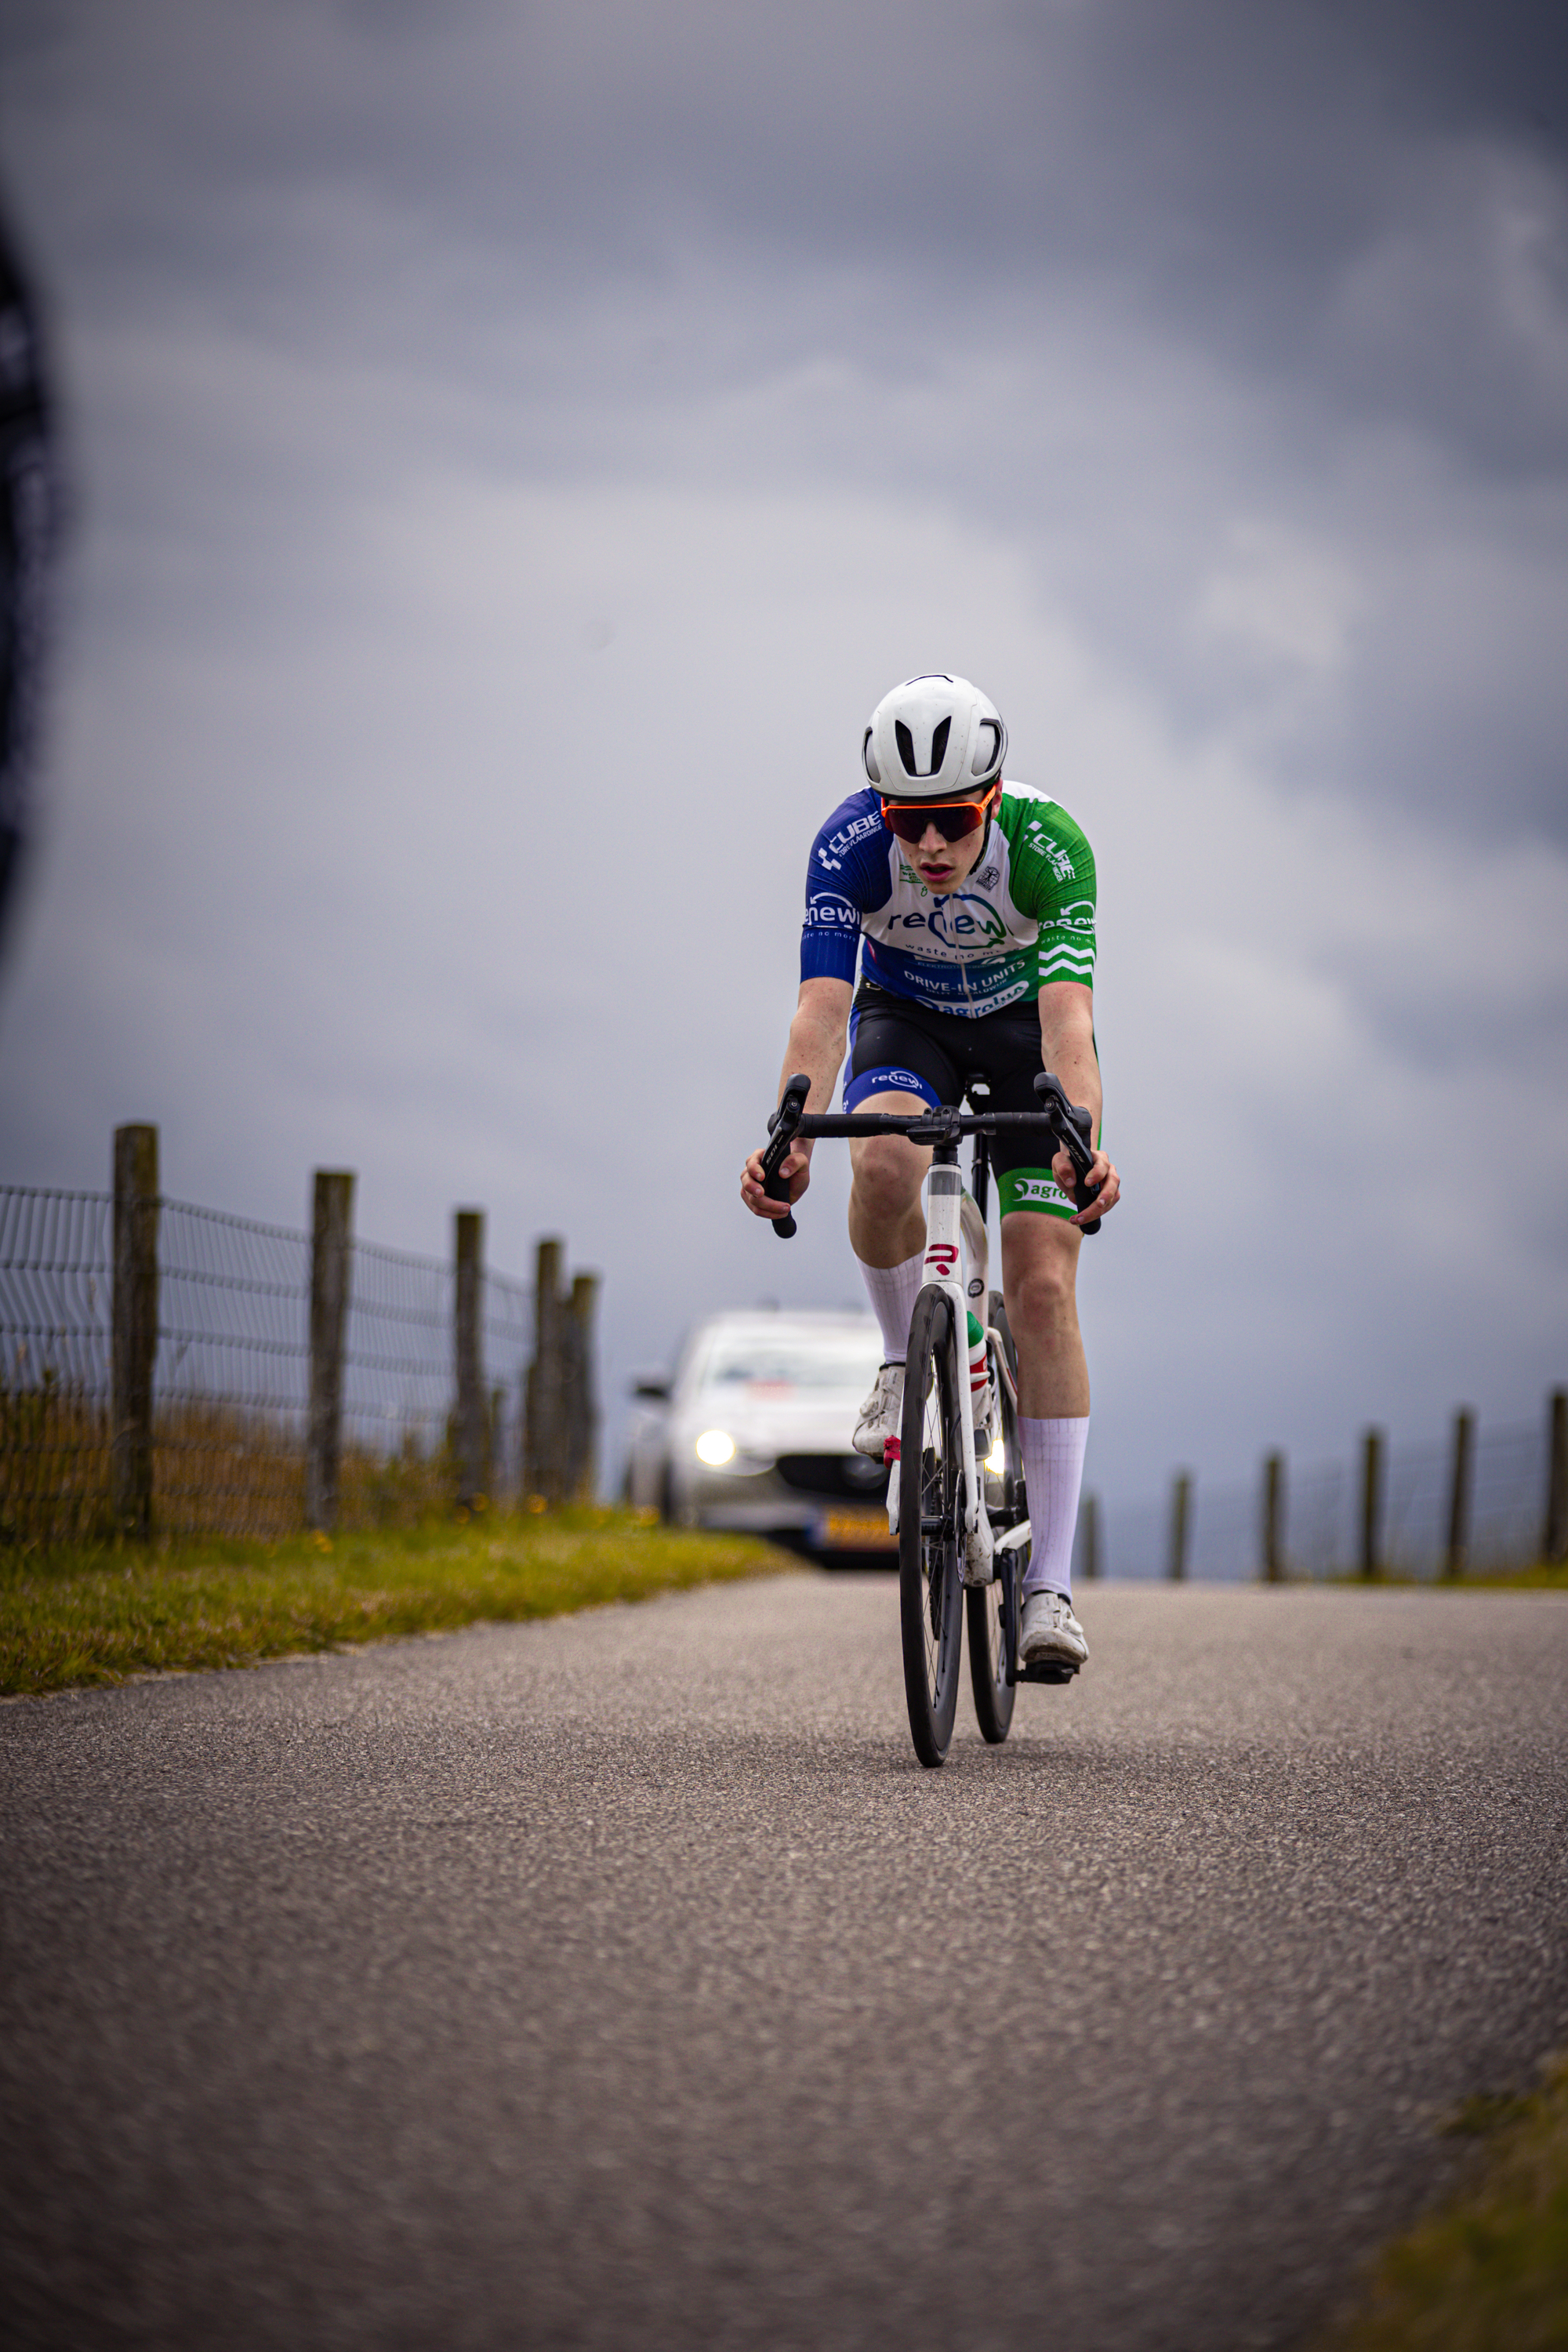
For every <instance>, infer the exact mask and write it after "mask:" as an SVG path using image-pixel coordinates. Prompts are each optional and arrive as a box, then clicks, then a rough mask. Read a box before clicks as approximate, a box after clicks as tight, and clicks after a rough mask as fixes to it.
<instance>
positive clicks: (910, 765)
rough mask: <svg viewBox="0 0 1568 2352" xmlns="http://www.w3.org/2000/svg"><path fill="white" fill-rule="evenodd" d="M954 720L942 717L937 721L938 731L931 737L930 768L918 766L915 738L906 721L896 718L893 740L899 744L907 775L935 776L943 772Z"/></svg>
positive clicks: (900, 755)
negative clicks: (916, 763) (943, 763)
mask: <svg viewBox="0 0 1568 2352" xmlns="http://www.w3.org/2000/svg"><path fill="white" fill-rule="evenodd" d="M951 732H952V719H939V720H938V721H937V727H936V732H935V733H934V734H933V735H932V737H931V766H930V767H929V768H917V767H916V765H915V739H914V737H913V736H912V735H911V734H910V730H909V729H908V727H907V726H906V725H905V724H904V721H903V720H902V719H894V721H893V740H894V741H895V742H896V743H897V744H898V747H899V757H900V760H901V761H903V763H904V773H905V775H906V776H922V775H924V776H934V775H937V774H939V773H940V772H941V769H942V761H943V760H944V759H945V758H946V756H947V739H948V736H949V734H950V733H951Z"/></svg>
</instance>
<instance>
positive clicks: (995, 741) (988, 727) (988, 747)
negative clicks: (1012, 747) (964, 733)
mask: <svg viewBox="0 0 1568 2352" xmlns="http://www.w3.org/2000/svg"><path fill="white" fill-rule="evenodd" d="M980 727H981V729H983V730H984V733H982V734H981V736H980V740H979V742H978V743H976V745H975V747H974V759H973V768H974V772H975V774H976V775H977V776H983V775H984V773H985V772H986V770H987V769H988V768H993V767H994V766H995V764H996V760H997V757H998V754H999V753H1000V751H1001V749H1002V730H1001V727H1000V725H999V724H998V722H997V721H996V720H995V719H982V720H981V722H980ZM977 731H978V730H977Z"/></svg>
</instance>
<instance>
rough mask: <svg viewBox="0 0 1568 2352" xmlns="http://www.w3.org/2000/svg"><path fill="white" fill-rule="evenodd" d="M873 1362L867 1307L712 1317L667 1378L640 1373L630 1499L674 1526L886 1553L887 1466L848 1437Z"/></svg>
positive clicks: (874, 1342) (873, 1331) (878, 1344)
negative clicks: (862, 1310) (860, 1311)
mask: <svg viewBox="0 0 1568 2352" xmlns="http://www.w3.org/2000/svg"><path fill="white" fill-rule="evenodd" d="M881 1360H882V1340H881V1334H880V1332H879V1330H878V1328H877V1325H876V1322H875V1321H874V1319H873V1318H872V1317H870V1316H869V1315H842V1314H839V1315H835V1314H826V1313H787V1314H786V1313H784V1312H782V1311H780V1312H775V1313H769V1312H765V1311H761V1310H758V1311H754V1312H750V1313H746V1314H728V1315H714V1316H710V1318H709V1319H708V1320H707V1321H706V1322H705V1323H700V1324H699V1325H698V1327H697V1328H696V1329H695V1330H694V1331H693V1332H692V1334H691V1336H690V1338H689V1339H688V1341H687V1343H686V1345H685V1347H684V1348H683V1349H681V1352H680V1360H679V1364H678V1365H677V1367H676V1370H675V1372H674V1374H673V1376H672V1377H671V1378H670V1379H668V1381H667V1380H665V1379H664V1378H663V1377H662V1375H658V1374H651V1375H648V1376H647V1377H645V1378H644V1379H642V1380H639V1381H637V1383H636V1386H635V1388H634V1390H633V1394H634V1395H635V1396H636V1397H637V1401H638V1402H639V1403H640V1404H641V1405H642V1407H643V1411H642V1412H641V1414H640V1415H639V1417H638V1420H637V1425H636V1427H635V1428H634V1430H633V1433H632V1440H631V1459H630V1462H629V1464H628V1466H627V1472H626V1488H627V1496H628V1499H629V1500H630V1501H631V1502H632V1503H633V1504H634V1505H636V1506H637V1507H639V1508H642V1509H645V1510H646V1509H650V1508H651V1509H654V1510H657V1511H658V1512H659V1514H660V1515H661V1516H662V1517H664V1518H667V1519H669V1520H672V1521H673V1522H674V1523H675V1524H676V1525H677V1526H678V1527H687V1528H729V1529H731V1530H741V1531H743V1532H745V1533H746V1534H749V1535H762V1536H777V1537H781V1538H784V1540H785V1541H786V1542H790V1543H792V1544H794V1545H795V1546H797V1547H802V1548H804V1549H807V1550H809V1551H812V1552H814V1553H818V1554H827V1553H834V1552H867V1551H881V1552H887V1553H889V1554H890V1553H891V1552H892V1551H893V1549H894V1544H893V1539H892V1538H891V1537H890V1536H889V1533H888V1509H887V1493H888V1473H887V1471H886V1469H885V1468H884V1466H883V1465H882V1464H880V1463H879V1462H871V1461H868V1459H867V1457H866V1456H865V1454H857V1453H856V1452H855V1450H854V1448H853V1446H852V1445H851V1444H850V1442H849V1441H850V1435H851V1433H852V1432H853V1430H854V1427H855V1421H856V1415H857V1412H858V1408H859V1406H860V1403H861V1401H862V1400H863V1398H864V1397H865V1395H866V1392H867V1391H868V1389H869V1388H870V1386H871V1383H872V1381H874V1380H875V1378H876V1374H877V1367H878V1365H879V1363H880V1361H881Z"/></svg>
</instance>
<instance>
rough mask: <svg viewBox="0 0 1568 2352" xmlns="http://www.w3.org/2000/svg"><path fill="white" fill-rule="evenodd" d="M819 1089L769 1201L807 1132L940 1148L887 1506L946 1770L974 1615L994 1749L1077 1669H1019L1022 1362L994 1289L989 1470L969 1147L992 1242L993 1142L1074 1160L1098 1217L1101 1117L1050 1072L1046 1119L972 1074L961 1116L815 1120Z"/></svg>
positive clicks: (795, 1080)
mask: <svg viewBox="0 0 1568 2352" xmlns="http://www.w3.org/2000/svg"><path fill="white" fill-rule="evenodd" d="M810 1084H811V1082H810V1080H809V1078H808V1077H806V1076H805V1074H804V1073H796V1075H795V1076H793V1077H792V1078H791V1079H790V1080H789V1082H788V1084H787V1085H786V1086H785V1087H784V1095H783V1097H782V1099H781V1100H780V1103H779V1107H778V1108H777V1110H776V1111H775V1112H774V1113H773V1117H772V1118H770V1120H769V1121H768V1129H769V1135H770V1140H769V1142H768V1145H767V1148H766V1150H764V1151H763V1192H765V1193H766V1194H767V1196H768V1198H769V1200H772V1201H787V1199H788V1198H789V1188H788V1186H787V1185H786V1184H785V1182H784V1179H783V1178H782V1177H781V1176H780V1174H779V1172H778V1171H779V1170H780V1168H781V1167H782V1165H783V1163H784V1160H785V1159H786V1158H787V1156H788V1153H789V1150H790V1146H791V1145H792V1144H793V1143H794V1141H795V1138H796V1137H797V1136H798V1137H800V1138H802V1139H811V1138H814V1137H817V1136H844V1137H850V1136H857V1135H902V1136H907V1137H908V1139H909V1140H910V1142H911V1143H929V1144H930V1145H931V1173H930V1176H929V1178H928V1180H927V1209H926V1248H925V1266H924V1280H923V1281H922V1283H921V1289H920V1292H919V1294H918V1296H917V1297H916V1299H915V1307H914V1313H913V1315H912V1317H911V1318H910V1342H909V1360H908V1364H907V1368H906V1370H905V1373H904V1410H903V1421H902V1424H901V1428H900V1435H899V1438H898V1440H897V1441H896V1448H897V1451H896V1455H895V1451H894V1445H893V1444H889V1457H890V1458H893V1459H894V1462H895V1475H894V1476H893V1478H892V1480H891V1481H890V1484H889V1498H888V1499H889V1520H890V1522H891V1524H892V1526H893V1528H895V1530H896V1532H897V1535H898V1538H899V1620H900V1630H901V1633H902V1641H903V1658H904V1692H905V1696H906V1697H907V1699H908V1702H909V1711H910V1734H911V1736H912V1738H913V1739H914V1744H915V1753H916V1755H917V1756H918V1757H919V1758H920V1759H921V1763H922V1764H925V1765H931V1766H934V1765H938V1764H940V1763H941V1762H942V1759H943V1758H944V1757H945V1755H946V1754H947V1750H948V1746H949V1743H950V1741H951V1740H952V1726H953V1718H954V1717H955V1715H956V1713H957V1709H958V1685H959V1669H960V1662H961V1654H962V1649H963V1617H964V1613H965V1605H966V1604H967V1613H968V1617H969V1672H970V1682H971V1685H972V1687H973V1694H974V1712H975V1716H976V1717H977V1719H978V1721H979V1725H980V1730H981V1734H982V1736H983V1737H984V1738H985V1739H986V1740H988V1741H989V1742H990V1743H991V1744H992V1745H993V1746H995V1745H997V1744H999V1743H1000V1742H1001V1741H1002V1740H1004V1739H1005V1738H1006V1737H1007V1733H1008V1731H1009V1729H1010V1728H1011V1727H1012V1721H1013V1705H1014V1699H1015V1696H1016V1686H1017V1685H1018V1684H1019V1683H1020V1682H1039V1683H1066V1682H1070V1681H1071V1680H1072V1677H1073V1675H1075V1674H1076V1673H1077V1672H1078V1668H1077V1667H1076V1666H1069V1665H1065V1664H1049V1665H1022V1664H1019V1661H1018V1626H1019V1619H1020V1616H1021V1614H1022V1611H1023V1588H1024V1578H1025V1574H1026V1570H1027V1567H1028V1559H1029V1506H1028V1496H1027V1495H1026V1492H1025V1487H1024V1465H1023V1460H1022V1456H1021V1454H1020V1451H1019V1444H1018V1358H1017V1351H1016V1348H1015V1347H1014V1344H1013V1335H1012V1332H1011V1330H1010V1328H1009V1327H1008V1322H1007V1310H1006V1307H1005V1302H1004V1299H1003V1296H1002V1293H1001V1292H1000V1291H999V1290H992V1291H990V1292H989V1293H988V1294H987V1295H986V1296H985V1297H984V1307H985V1314H984V1318H979V1319H981V1321H982V1328H984V1335H985V1355H986V1372H987V1378H988V1381H989V1394H990V1399H991V1423H990V1426H991V1433H992V1444H991V1447H990V1450H989V1452H988V1453H987V1454H986V1455H985V1456H984V1460H982V1459H981V1457H980V1456H979V1454H978V1452H977V1449H976V1446H975V1442H974V1423H973V1409H972V1405H971V1399H970V1341H969V1311H970V1295H971V1275H970V1269H969V1261H968V1252H967V1247H966V1244H965V1238H964V1233H963V1216H962V1208H963V1191H964V1186H963V1174H962V1171H960V1168H959V1164H958V1147H959V1143H960V1141H961V1139H963V1137H964V1136H972V1137H973V1139H974V1153H973V1165H972V1168H971V1172H970V1186H969V1189H970V1192H971V1194H972V1196H973V1201H974V1203H975V1206H976V1208H977V1209H978V1210H979V1212H980V1220H981V1228H982V1231H984V1221H985V1213H986V1206H987V1202H988V1199H989V1187H990V1146H991V1140H992V1139H994V1137H996V1136H997V1135H999V1134H1001V1133H1002V1132H1004V1131H1005V1132H1007V1133H1009V1134H1017V1133H1019V1132H1020V1131H1027V1132H1030V1133H1033V1134H1036V1135H1038V1136H1039V1137H1040V1138H1041V1139H1042V1140H1044V1139H1046V1138H1047V1137H1048V1138H1050V1139H1051V1140H1052V1143H1053V1146H1060V1147H1061V1148H1062V1149H1064V1150H1066V1151H1067V1152H1068V1156H1069V1158H1070V1159H1071V1160H1072V1164H1073V1169H1074V1171H1075V1178H1076V1182H1075V1187H1074V1197H1075V1200H1076V1203H1077V1205H1078V1207H1079V1209H1080V1210H1081V1209H1087V1208H1089V1207H1091V1206H1092V1205H1093V1202H1094V1198H1095V1193H1096V1192H1097V1191H1098V1189H1099V1188H1098V1187H1095V1188H1093V1189H1091V1188H1090V1187H1089V1185H1088V1183H1087V1182H1086V1181H1085V1180H1086V1179H1087V1177H1088V1174H1089V1169H1090V1167H1091V1166H1092V1165H1093V1160H1094V1152H1093V1149H1092V1141H1091V1139H1092V1135H1093V1121H1092V1118H1091V1117H1090V1114H1089V1111H1088V1110H1086V1109H1084V1108H1080V1107H1079V1106H1076V1105H1074V1104H1072V1103H1070V1102H1069V1101H1068V1097H1067V1095H1066V1092H1065V1091H1064V1089H1063V1087H1062V1084H1061V1081H1060V1079H1059V1078H1058V1077H1056V1076H1054V1074H1053V1073H1052V1072H1051V1071H1049V1070H1042V1071H1041V1072H1040V1074H1039V1076H1037V1078H1036V1080H1035V1091H1036V1093H1037V1095H1038V1097H1040V1108H1039V1109H1038V1110H1037V1111H1001V1110H993V1109H992V1108H990V1105H989V1099H988V1095H989V1090H988V1088H987V1087H986V1085H985V1081H984V1078H982V1077H978V1076H974V1077H969V1078H966V1079H965V1080H964V1083H963V1087H962V1088H961V1089H960V1100H959V1102H958V1103H957V1104H953V1105H945V1104H944V1105H942V1106H940V1107H938V1108H932V1109H930V1110H925V1111H920V1112H912V1113H903V1112H897V1111H843V1112H837V1113H816V1114H814V1113H808V1112H807V1111H806V1109H805V1099H806V1096H807V1094H808V1093H809V1091H810ZM965 1097H967V1099H968V1100H969V1101H970V1102H971V1103H972V1104H973V1106H974V1108H973V1110H971V1111H967V1112H966V1111H965V1110H964V1109H963V1099H964V1098H965ZM1052 1156H1054V1151H1053V1154H1052ZM772 1222H773V1231H774V1232H775V1233H776V1234H778V1235H779V1237H780V1239H781V1240H784V1241H787V1240H788V1239H789V1238H790V1236H791V1234H794V1232H795V1219H794V1217H793V1216H784V1217H779V1218H776V1219H774V1220H773V1221H772ZM1099 1230H1100V1220H1099V1218H1098V1217H1097V1218H1095V1219H1093V1220H1092V1221H1091V1222H1089V1223H1087V1224H1085V1225H1084V1226H1083V1227H1082V1231H1083V1232H1084V1233H1085V1234H1096V1233H1098V1232H1099ZM983 1292H984V1278H983V1277H981V1278H979V1279H976V1280H975V1281H974V1283H973V1295H974V1297H975V1299H976V1301H977V1302H979V1301H980V1299H981V1294H982V1293H983Z"/></svg>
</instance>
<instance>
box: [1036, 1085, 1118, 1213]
mask: <svg viewBox="0 0 1568 2352" xmlns="http://www.w3.org/2000/svg"><path fill="white" fill-rule="evenodd" d="M1035 1092H1036V1093H1037V1095H1038V1097H1040V1101H1041V1103H1042V1104H1043V1105H1044V1106H1045V1108H1047V1110H1048V1111H1049V1112H1050V1114H1051V1132H1052V1134H1053V1135H1054V1136H1055V1137H1056V1139H1057V1141H1058V1143H1059V1144H1060V1145H1061V1147H1062V1150H1064V1151H1065V1152H1066V1153H1067V1155H1068V1159H1069V1160H1071V1161H1072V1164H1073V1169H1074V1171H1075V1174H1076V1176H1077V1179H1078V1181H1077V1182H1076V1183H1075V1184H1074V1186H1073V1206H1074V1207H1075V1208H1077V1209H1089V1208H1092V1207H1093V1205H1094V1203H1095V1202H1096V1201H1098V1200H1099V1198H1100V1186H1099V1185H1098V1184H1086V1183H1085V1182H1084V1181H1083V1180H1084V1178H1085V1177H1086V1176H1087V1175H1088V1173H1089V1170H1090V1169H1091V1168H1092V1167H1093V1165H1094V1150H1093V1141H1092V1139H1093V1135H1094V1118H1093V1115H1092V1113H1091V1112H1090V1111H1089V1109H1088V1108H1087V1107H1086V1106H1084V1105H1083V1104H1081V1103H1070V1102H1068V1098H1067V1089H1066V1087H1064V1086H1063V1085H1062V1082H1061V1080H1060V1078H1058V1076H1057V1075H1056V1072H1055V1071H1054V1070H1042V1071H1041V1072H1040V1074H1039V1076H1037V1078H1036V1080H1035ZM1103 1222H1104V1220H1103V1219H1102V1218H1100V1217H1094V1218H1092V1219H1091V1220H1090V1222H1089V1223H1088V1224H1087V1225H1080V1226H1079V1232H1080V1233H1081V1234H1084V1235H1085V1236H1086V1237H1087V1236H1088V1235H1089V1234H1097V1233H1098V1232H1099V1231H1100V1225H1101V1224H1102V1223H1103Z"/></svg>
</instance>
